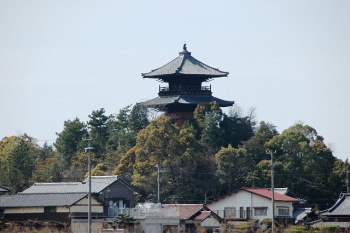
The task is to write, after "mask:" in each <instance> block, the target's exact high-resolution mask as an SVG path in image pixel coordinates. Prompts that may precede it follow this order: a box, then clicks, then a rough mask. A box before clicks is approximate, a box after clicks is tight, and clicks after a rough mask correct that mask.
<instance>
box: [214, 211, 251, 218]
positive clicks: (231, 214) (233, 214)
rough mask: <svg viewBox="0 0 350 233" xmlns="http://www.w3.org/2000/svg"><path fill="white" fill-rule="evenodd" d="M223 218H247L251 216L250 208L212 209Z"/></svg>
mask: <svg viewBox="0 0 350 233" xmlns="http://www.w3.org/2000/svg"><path fill="white" fill-rule="evenodd" d="M212 211H213V212H214V213H216V214H217V215H219V216H220V217H222V218H224V219H227V220H228V219H241V220H249V219H251V218H252V210H229V211H228V210H212Z"/></svg>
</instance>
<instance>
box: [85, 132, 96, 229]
mask: <svg viewBox="0 0 350 233" xmlns="http://www.w3.org/2000/svg"><path fill="white" fill-rule="evenodd" d="M84 140H86V141H88V142H89V146H88V147H86V148H85V152H87V151H89V158H88V173H89V191H88V233H91V150H92V149H94V148H93V147H91V140H92V139H91V138H87V139H84Z"/></svg>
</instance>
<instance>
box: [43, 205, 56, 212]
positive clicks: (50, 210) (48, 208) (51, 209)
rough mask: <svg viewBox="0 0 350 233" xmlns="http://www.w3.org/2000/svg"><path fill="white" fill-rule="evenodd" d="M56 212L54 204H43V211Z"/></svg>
mask: <svg viewBox="0 0 350 233" xmlns="http://www.w3.org/2000/svg"><path fill="white" fill-rule="evenodd" d="M55 212H56V206H45V207H44V213H55Z"/></svg>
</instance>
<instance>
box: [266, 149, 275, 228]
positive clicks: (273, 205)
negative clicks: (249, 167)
mask: <svg viewBox="0 0 350 233" xmlns="http://www.w3.org/2000/svg"><path fill="white" fill-rule="evenodd" d="M266 154H269V155H271V192H272V224H271V227H272V232H274V229H275V187H274V168H273V154H276V151H272V150H268V151H266Z"/></svg>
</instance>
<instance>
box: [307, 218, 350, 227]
mask: <svg viewBox="0 0 350 233" xmlns="http://www.w3.org/2000/svg"><path fill="white" fill-rule="evenodd" d="M308 225H309V226H311V227H325V226H338V227H340V228H349V227H350V222H340V221H339V222H323V221H322V220H317V221H315V222H312V223H311V224H308Z"/></svg>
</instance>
